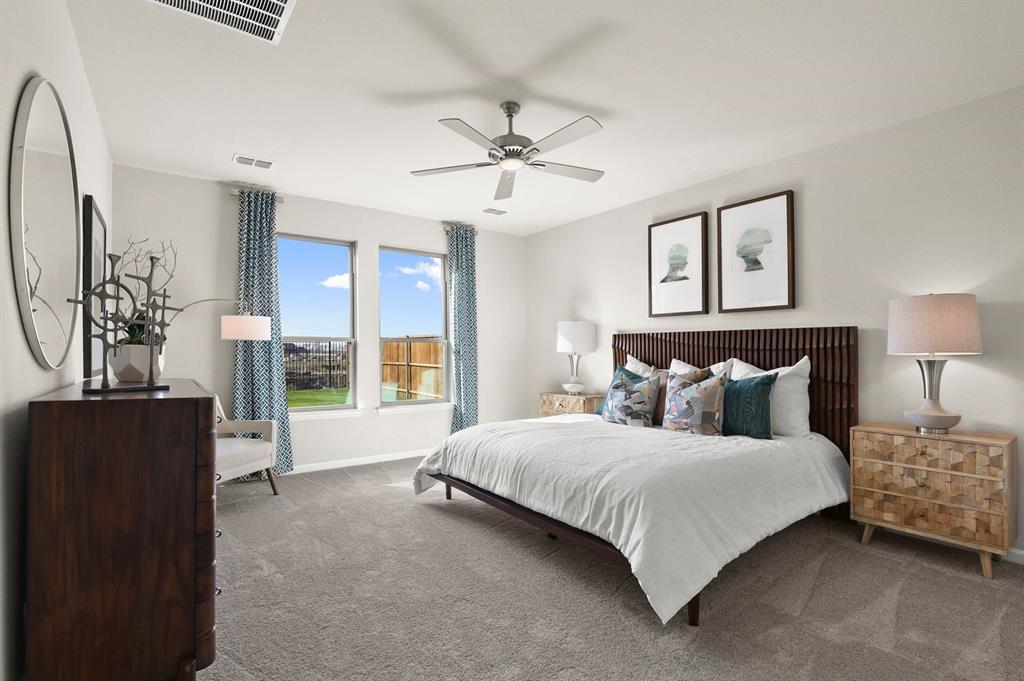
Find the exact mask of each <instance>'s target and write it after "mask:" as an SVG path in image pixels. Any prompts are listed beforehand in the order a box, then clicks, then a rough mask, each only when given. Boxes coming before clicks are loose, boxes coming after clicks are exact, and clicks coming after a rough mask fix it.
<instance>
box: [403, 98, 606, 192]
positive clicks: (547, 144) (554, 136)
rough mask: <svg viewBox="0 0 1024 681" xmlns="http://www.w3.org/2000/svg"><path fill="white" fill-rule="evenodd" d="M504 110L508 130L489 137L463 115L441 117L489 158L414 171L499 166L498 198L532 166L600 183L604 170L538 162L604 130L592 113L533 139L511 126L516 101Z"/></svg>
mask: <svg viewBox="0 0 1024 681" xmlns="http://www.w3.org/2000/svg"><path fill="white" fill-rule="evenodd" d="M500 108H501V110H502V112H503V113H504V114H505V118H507V119H508V132H507V133H505V134H504V135H498V136H497V137H495V138H494V139H489V138H488V137H487V136H485V135H484V134H483V133H481V132H480V131H478V130H476V129H475V128H473V127H472V126H470V125H469V124H468V123H466V122H465V121H463V120H462V119H461V118H442V119H441V120H440V121H438V122H439V123H440V124H441V125H443V126H445V127H446V128H448V129H450V130H451V131H453V132H456V133H458V134H460V135H462V136H463V137H465V138H466V139H468V140H469V141H470V142H473V143H474V144H476V145H477V146H480V147H483V148H484V149H486V150H487V157H488V158H489V159H490V161H488V162H485V163H466V164H463V165H458V166H444V167H442V168H427V169H426V170H414V171H412V174H413V175H416V176H417V177H422V176H426V175H440V174H442V173H453V172H458V171H461V170H473V169H475V168H490V167H492V166H498V168H499V169H501V176H500V177H499V178H498V188H497V189H496V190H495V192H494V198H495V200H497V201H501V200H502V199H507V198H509V197H510V196H512V189H513V187H514V186H515V180H516V172H517V171H519V170H522V169H523V168H525V167H527V166H529V167H530V168H533V169H534V170H540V171H542V172H546V173H552V174H554V175H561V176H563V177H569V178H572V179H574V180H584V181H586V182H597V181H598V180H600V179H601V177H602V176H603V175H604V171H603V170H594V169H592V168H581V167H580V166H570V165H565V164H564V163H552V162H551V161H535V160H534V159H535V158H536V157H537V156H540V155H541V154H546V153H547V152H549V151H551V150H553V149H557V148H558V147H561V146H565V145H566V144H569V143H570V142H575V141H576V140H578V139H582V138H584V137H586V136H587V135H590V134H593V133H595V132H597V131H598V130H600V129H601V124H600V123H598V122H597V121H596V120H595V119H594V118H593V117H591V116H584V117H583V118H580V119H578V120H576V121H573V122H572V123H570V124H569V125H567V126H565V127H564V128H561V129H559V130H556V131H555V132H553V133H551V134H550V135H548V136H547V137H545V138H543V139H541V140H539V141H537V142H534V141H533V140H532V139H530V138H529V137H526V136H525V135H519V134H517V133H516V132H515V131H514V130H513V129H512V119H513V118H515V116H516V114H518V113H519V111H520V106H519V104H517V103H516V102H502V103H501V107H500Z"/></svg>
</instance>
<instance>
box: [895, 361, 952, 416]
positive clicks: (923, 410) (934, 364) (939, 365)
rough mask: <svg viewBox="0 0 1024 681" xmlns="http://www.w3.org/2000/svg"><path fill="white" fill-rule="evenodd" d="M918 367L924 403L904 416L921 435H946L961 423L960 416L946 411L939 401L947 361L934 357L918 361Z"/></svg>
mask: <svg viewBox="0 0 1024 681" xmlns="http://www.w3.org/2000/svg"><path fill="white" fill-rule="evenodd" d="M917 366H918V368H919V369H921V384H922V386H923V388H924V401H923V402H922V403H921V406H920V407H918V408H917V409H914V410H911V411H906V412H904V415H905V416H906V417H907V419H908V420H910V421H911V423H913V424H914V425H916V426H917V432H919V433H922V434H939V435H943V434H946V433H948V432H949V429H950V428H952V427H953V426H955V425H956V424H958V423H959V422H960V414H954V413H953V412H949V411H946V410H945V409H943V407H942V403H941V402H940V401H939V388H940V385H941V383H942V370H943V369H944V368H946V360H944V359H935V357H934V356H929V357H928V358H927V359H919V360H917Z"/></svg>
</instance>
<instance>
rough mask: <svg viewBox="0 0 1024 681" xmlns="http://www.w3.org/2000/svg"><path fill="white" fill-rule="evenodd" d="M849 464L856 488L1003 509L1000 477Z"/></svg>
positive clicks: (876, 463) (856, 461) (868, 462)
mask: <svg viewBox="0 0 1024 681" xmlns="http://www.w3.org/2000/svg"><path fill="white" fill-rule="evenodd" d="M851 463H852V476H853V484H854V485H856V486H858V487H867V488H870V489H873V490H878V491H881V492H894V493H896V494H903V495H906V496H911V497H917V498H920V499H926V500H928V501H935V502H938V503H942V504H954V505H957V506H969V507H971V508H977V509H980V510H983V511H993V512H997V513H1003V512H1005V510H1006V501H1005V498H1004V494H1003V492H1004V490H1003V481H1002V480H1001V479H999V480H993V479H989V478H977V477H972V476H967V475H957V474H955V473H946V472H942V471H934V470H925V469H921V468H910V467H907V466H901V465H899V464H892V463H886V462H882V461H872V460H870V459H860V458H856V457H855V458H854V459H853V460H852V462H851Z"/></svg>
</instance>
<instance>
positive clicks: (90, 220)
mask: <svg viewBox="0 0 1024 681" xmlns="http://www.w3.org/2000/svg"><path fill="white" fill-rule="evenodd" d="M106 268H107V221H106V220H104V219H103V214H102V213H101V212H100V209H99V207H98V206H97V205H96V199H95V198H94V197H93V196H92V195H91V194H86V195H85V196H83V197H82V290H83V291H91V290H92V287H93V286H95V285H96V284H98V283H99V282H101V281H103V280H104V279H105V278H106ZM99 305H101V303H100V302H99V301H98V300H94V301H93V310H92V311H91V312H92V314H93V315H94V316H98V315H99V314H101V313H102V310H101V309H100V308H99ZM92 333H93V328H92V324H90V323H89V320H88V318H85V317H84V316H83V319H82V374H83V376H84V377H85V378H86V379H89V378H94V377H96V376H99V375H101V374H102V373H103V343H102V342H101V341H100V340H99V339H97V338H93V337H92Z"/></svg>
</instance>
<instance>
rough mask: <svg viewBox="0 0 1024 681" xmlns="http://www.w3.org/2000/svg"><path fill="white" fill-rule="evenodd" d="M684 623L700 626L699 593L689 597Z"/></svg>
mask: <svg viewBox="0 0 1024 681" xmlns="http://www.w3.org/2000/svg"><path fill="white" fill-rule="evenodd" d="M686 623H687V624H689V625H690V626H691V627H697V626H700V594H697V595H696V596H694V597H693V598H691V599H690V602H689V603H687V604H686Z"/></svg>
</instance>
